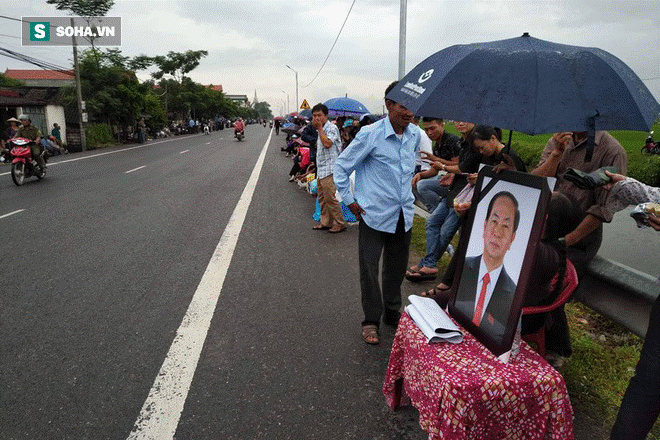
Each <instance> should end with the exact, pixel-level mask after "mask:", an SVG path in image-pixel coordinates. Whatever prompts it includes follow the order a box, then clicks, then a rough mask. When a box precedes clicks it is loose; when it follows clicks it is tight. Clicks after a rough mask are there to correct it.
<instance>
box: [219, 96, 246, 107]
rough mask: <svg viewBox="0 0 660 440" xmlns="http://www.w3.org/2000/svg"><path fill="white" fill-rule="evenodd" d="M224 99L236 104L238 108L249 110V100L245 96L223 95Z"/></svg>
mask: <svg viewBox="0 0 660 440" xmlns="http://www.w3.org/2000/svg"><path fill="white" fill-rule="evenodd" d="M225 97H226V98H227V99H229V100H230V101H233V102H235V103H237V104H238V105H239V106H240V107H245V108H250V100H249V99H248V97H247V95H225Z"/></svg>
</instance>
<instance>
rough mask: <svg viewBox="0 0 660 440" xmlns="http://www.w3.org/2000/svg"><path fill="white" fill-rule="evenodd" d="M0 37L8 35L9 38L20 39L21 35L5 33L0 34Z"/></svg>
mask: <svg viewBox="0 0 660 440" xmlns="http://www.w3.org/2000/svg"><path fill="white" fill-rule="evenodd" d="M0 37H9V38H16V39H17V40H21V39H22V38H21V37H17V36H16V35H7V34H0Z"/></svg>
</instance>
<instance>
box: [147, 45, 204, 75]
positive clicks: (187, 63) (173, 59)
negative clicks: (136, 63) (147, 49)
mask: <svg viewBox="0 0 660 440" xmlns="http://www.w3.org/2000/svg"><path fill="white" fill-rule="evenodd" d="M208 54H209V53H208V52H207V51H205V50H187V51H185V52H172V51H170V52H168V53H167V55H165V56H163V55H158V56H155V57H152V58H151V61H152V62H153V64H155V65H156V66H158V69H159V70H158V71H157V72H154V73H152V74H151V76H153V77H154V78H155V79H161V78H162V77H163V76H164V75H172V76H173V77H174V79H175V80H177V81H178V82H181V81H183V78H184V77H185V75H186V74H187V73H189V72H191V71H192V70H194V69H195V68H196V67H197V66H199V62H200V60H201V59H202V57H205V56H207V55H208ZM138 58H139V57H138ZM143 59H144V61H145V62H146V61H147V60H148V59H149V58H147V57H143Z"/></svg>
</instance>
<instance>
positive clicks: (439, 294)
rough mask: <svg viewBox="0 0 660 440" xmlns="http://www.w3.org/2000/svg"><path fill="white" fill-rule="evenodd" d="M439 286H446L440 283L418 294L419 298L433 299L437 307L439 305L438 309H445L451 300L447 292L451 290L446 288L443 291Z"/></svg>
mask: <svg viewBox="0 0 660 440" xmlns="http://www.w3.org/2000/svg"><path fill="white" fill-rule="evenodd" d="M440 285H443V286H446V284H444V283H440V284H439V285H438V286H436V287H434V288H433V289H429V290H425V291H424V292H420V294H419V296H423V297H425V298H433V299H434V300H435V301H436V302H437V303H438V305H440V307H442V308H445V307H446V306H447V304H448V303H449V300H450V299H451V295H450V294H449V290H450V289H451V288H450V287H447V288H446V289H443V288H440Z"/></svg>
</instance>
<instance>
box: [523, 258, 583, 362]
mask: <svg viewBox="0 0 660 440" xmlns="http://www.w3.org/2000/svg"><path fill="white" fill-rule="evenodd" d="M558 277H559V274H557V275H556V276H555V278H554V280H553V281H552V283H551V285H550V288H551V289H553V288H554V285H555V283H556V282H557V278H558ZM577 285H578V276H577V271H576V270H575V266H573V263H571V262H570V261H569V260H568V259H567V260H566V274H565V275H564V288H563V289H562V291H561V293H560V294H559V295H558V296H557V298H556V299H555V300H554V301H553V302H552V304H548V305H545V306H531V307H525V308H523V311H522V313H523V315H534V314H537V313H547V312H550V311H552V310H555V309H556V308H557V307H559V306H561V305H562V304H564V303H565V302H566V301H568V299H569V298H570V297H571V295H572V294H573V292H574V291H575V288H576V287H577ZM522 338H523V340H524V341H525V342H527V343H530V342H533V343H535V344H536V347H537V349H536V351H537V352H538V353H539V354H540V355H541V356H543V357H545V326H541V328H540V329H538V330H537V331H535V332H534V333H527V334H524V335H522Z"/></svg>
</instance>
